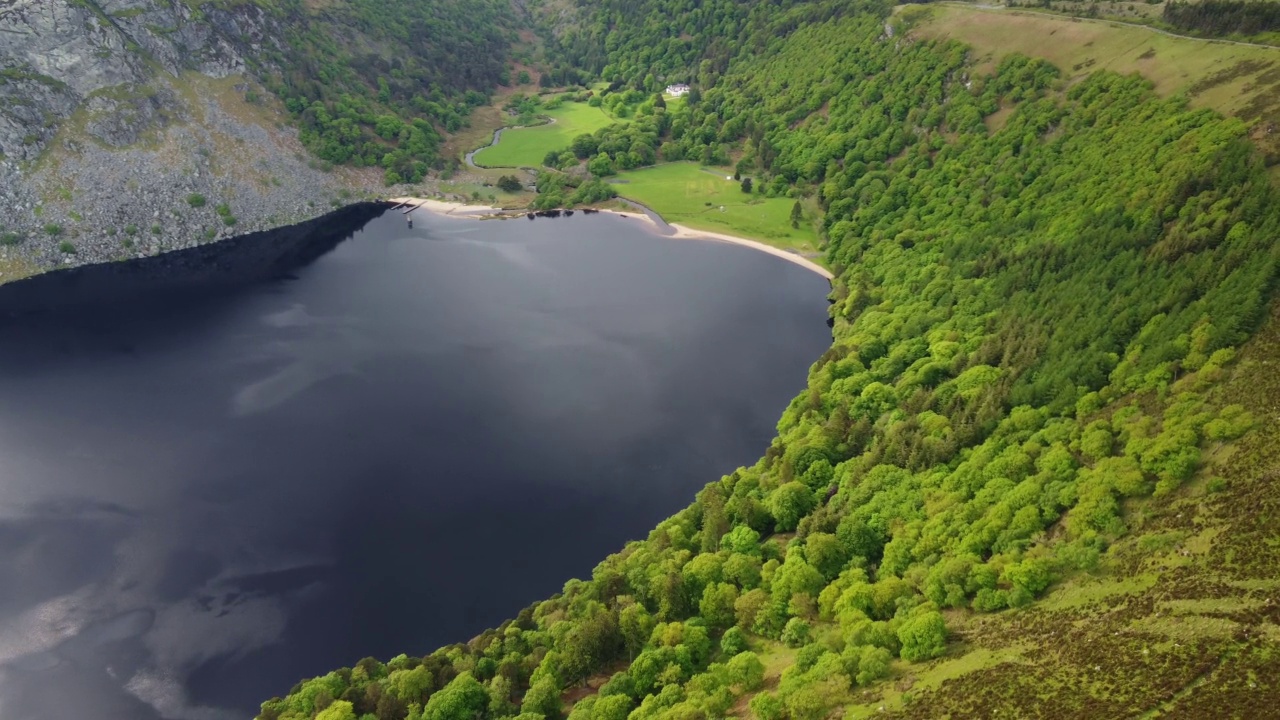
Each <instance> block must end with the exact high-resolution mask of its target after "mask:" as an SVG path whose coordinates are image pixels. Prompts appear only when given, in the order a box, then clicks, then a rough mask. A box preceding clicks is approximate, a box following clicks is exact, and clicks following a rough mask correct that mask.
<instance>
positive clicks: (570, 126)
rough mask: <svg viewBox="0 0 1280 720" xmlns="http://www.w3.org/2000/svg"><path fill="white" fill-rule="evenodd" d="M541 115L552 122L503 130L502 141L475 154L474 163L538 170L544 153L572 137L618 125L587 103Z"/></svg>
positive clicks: (570, 140)
mask: <svg viewBox="0 0 1280 720" xmlns="http://www.w3.org/2000/svg"><path fill="white" fill-rule="evenodd" d="M544 114H545V115H547V116H548V117H550V118H552V119H554V120H555V122H553V123H551V124H549V125H538V126H536V127H530V128H519V129H512V130H506V131H503V133H502V140H501V141H499V142H498V144H497V145H493V146H491V147H487V148H485V149H484V150H481V151H480V152H478V153H476V156H475V161H476V164H477V165H480V166H483V167H541V166H542V158H544V157H546V155H547V151H549V150H561V149H564V148H567V147H568V146H569V143H570V142H572V141H573V138H574V137H576V136H578V135H581V134H582V133H593V132H595V131H596V130H599V129H600V128H602V127H605V126H606V125H611V124H613V123H614V122H617V121H616V120H614V119H613V118H612V117H610V116H609V115H608V114H606V113H605V112H604V111H603V110H601V109H600V108H597V107H591V106H590V105H587V104H586V103H565V104H564V105H561V106H560V107H558V108H556V109H555V110H548V111H547V112H546V113H544Z"/></svg>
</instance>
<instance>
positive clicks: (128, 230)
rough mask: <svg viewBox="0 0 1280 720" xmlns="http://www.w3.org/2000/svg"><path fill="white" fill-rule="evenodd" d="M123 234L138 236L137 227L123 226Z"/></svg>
mask: <svg viewBox="0 0 1280 720" xmlns="http://www.w3.org/2000/svg"><path fill="white" fill-rule="evenodd" d="M124 234H125V235H137V234H138V226H137V225H125V226H124Z"/></svg>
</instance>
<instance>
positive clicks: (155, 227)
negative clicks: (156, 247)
mask: <svg viewBox="0 0 1280 720" xmlns="http://www.w3.org/2000/svg"><path fill="white" fill-rule="evenodd" d="M163 229H164V228H162V227H160V224H159V223H156V224H155V225H152V226H151V234H152V235H159V234H160V231H161V230H163Z"/></svg>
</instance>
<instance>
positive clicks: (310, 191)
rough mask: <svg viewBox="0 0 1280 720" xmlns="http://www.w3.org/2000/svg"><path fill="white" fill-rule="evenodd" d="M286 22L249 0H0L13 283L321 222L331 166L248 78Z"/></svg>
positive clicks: (0, 102)
mask: <svg viewBox="0 0 1280 720" xmlns="http://www.w3.org/2000/svg"><path fill="white" fill-rule="evenodd" d="M279 22H280V20H277V19H275V18H272V17H270V16H269V15H268V14H266V13H264V12H263V11H262V10H261V9H260V8H258V7H257V6H255V5H252V4H248V3H237V4H234V5H227V6H226V7H214V5H212V4H208V3H206V4H202V5H199V6H198V7H193V6H189V5H187V4H185V3H184V2H182V0H0V282H3V281H5V280H7V279H11V278H13V277H15V276H20V275H24V274H30V273H32V272H37V271H39V270H42V269H47V268H50V267H57V266H66V265H78V264H85V263H90V262H101V261H105V260H113V259H122V258H126V257H139V256H145V255H152V254H156V253H158V252H162V251H165V250H170V249H175V248H182V247H190V246H193V245H196V244H199V243H201V242H206V241H210V240H214V239H217V238H220V237H227V236H229V235H235V234H242V233H245V232H251V231H257V230H263V229H267V228H269V227H273V226H276V225H282V224H288V223H293V222H298V221H300V220H304V219H307V218H309V217H315V216H317V215H320V214H322V213H323V212H325V211H327V210H330V209H331V205H334V204H341V203H343V202H345V199H346V198H347V197H348V196H349V195H350V194H351V191H352V189H353V188H354V189H356V190H357V192H358V191H359V188H361V187H363V180H364V179H363V178H362V177H361V176H358V175H356V174H353V173H338V174H335V173H331V172H325V171H322V170H321V169H318V168H317V167H316V166H315V163H314V162H313V161H311V160H310V158H309V157H308V155H307V153H306V151H305V150H303V148H302V147H301V145H300V144H299V143H298V142H297V139H296V136H295V135H294V133H293V132H292V131H291V130H289V129H287V128H286V127H285V125H284V119H285V118H284V115H283V112H282V110H281V109H280V108H279V107H278V106H276V105H275V104H274V101H273V98H270V97H269V96H268V94H267V93H265V92H264V91H263V90H262V89H261V88H260V87H258V86H257V84H256V83H255V82H254V81H253V80H252V79H250V78H249V77H248V75H247V74H246V71H247V68H248V67H250V65H251V64H252V63H254V62H255V61H257V62H260V61H261V60H260V59H261V58H263V57H265V56H266V55H267V54H268V53H269V52H271V51H273V50H277V49H279V46H278V44H279V42H280V41H279V40H278V38H279V37H281V33H280V32H279V30H280V29H281V28H279V27H277V25H278V23H279Z"/></svg>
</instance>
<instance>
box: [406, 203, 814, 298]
mask: <svg viewBox="0 0 1280 720" xmlns="http://www.w3.org/2000/svg"><path fill="white" fill-rule="evenodd" d="M389 201H390V202H393V203H408V204H411V205H417V206H418V207H419V208H422V209H424V210H430V211H431V212H434V213H438V214H441V215H450V216H453V217H472V218H475V217H484V216H485V215H492V214H494V213H497V212H504V210H503V209H502V208H496V207H491V206H489V205H469V204H467V203H460V202H448V201H444V200H431V199H429V198H415V197H396V198H390V199H389ZM509 212H517V211H514V210H512V211H509ZM600 212H606V213H611V214H613V215H619V216H621V217H624V218H627V219H634V220H639V221H641V222H644V223H647V224H648V225H650V226H651V227H652V228H653V229H654V230H655V231H656V230H658V229H659V228H658V224H657V223H656V222H654V220H653V218H651V217H649V216H648V215H645V214H644V213H642V212H623V211H621V210H605V209H602V210H600ZM669 225H670V226H671V228H672V229H674V230H675V235H667V236H666V237H675V238H679V239H684V240H714V241H716V242H727V243H733V244H734V245H742V246H744V247H749V248H752V249H754V250H759V251H760V252H765V253H769V254H770V255H773V256H774V257H779V258H782V259H783V260H786V261H787V262H792V263H795V264H796V265H799V266H800V267H803V268H805V269H806V270H809V271H811V272H815V273H817V274H819V275H821V276H822V277H824V278H826V279H827V280H831V279H833V278H834V276H833V275H832V274H831V271H830V270H828V269H826V268H824V267H822V266H821V265H819V264H817V263H815V262H813V261H812V260H810V259H808V258H806V257H803V256H801V255H797V254H796V253H793V252H788V251H786V250H783V249H781V248H776V247H773V246H772V245H767V244H765V243H762V242H759V241H756V240H748V239H746V238H741V237H737V236H735V235H726V234H724V233H718V232H711V231H709V230H695V229H693V228H691V227H686V226H684V225H678V224H676V223H669Z"/></svg>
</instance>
